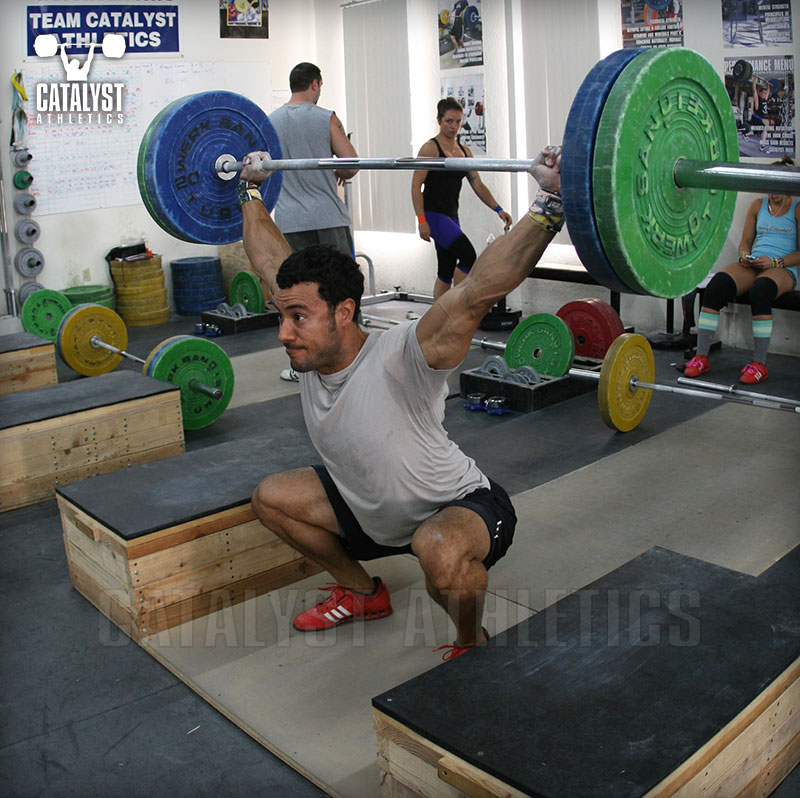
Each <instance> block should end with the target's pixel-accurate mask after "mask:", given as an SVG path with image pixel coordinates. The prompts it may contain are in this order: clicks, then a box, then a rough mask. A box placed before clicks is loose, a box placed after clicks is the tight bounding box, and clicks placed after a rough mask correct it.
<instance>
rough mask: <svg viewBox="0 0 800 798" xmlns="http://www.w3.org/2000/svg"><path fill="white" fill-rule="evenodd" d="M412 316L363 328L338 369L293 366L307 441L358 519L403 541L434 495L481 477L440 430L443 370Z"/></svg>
mask: <svg viewBox="0 0 800 798" xmlns="http://www.w3.org/2000/svg"><path fill="white" fill-rule="evenodd" d="M417 323H418V322H417V321H414V322H410V323H407V324H406V323H404V324H400V325H398V326H396V327H392V328H391V329H389V330H386V331H384V332H373V333H370V334H369V335H368V336H367V340H366V341H365V343H364V346H363V347H362V348H361V351H360V352H359V353H358V356H357V357H356V359H355V360H354V361H353V362H352V363H351V364H350V365H349V366H348V367H347V368H345V369H343V370H342V371H338V372H336V373H335V374H328V375H322V374H319V373H318V372H316V371H310V372H307V373H303V374H300V396H301V400H302V405H303V415H304V417H305V422H306V426H307V427H308V432H309V435H310V436H311V440H312V442H313V443H314V446H316V448H317V451H318V452H319V454H320V456H321V457H322V461H323V463H324V464H325V466H326V468H327V469H328V472H329V473H330V475H331V477H332V479H333V481H334V483H335V484H336V487H337V488H338V489H339V492H340V493H341V495H342V498H343V499H344V500H345V502H346V503H347V505H348V506H349V507H350V509H351V510H352V512H353V515H355V517H356V518H357V519H358V521H359V523H360V524H361V528H362V529H363V530H364V532H365V533H366V534H367V535H369V537H370V538H372V539H373V540H374V541H375V542H376V543H380V544H382V545H386V546H403V545H405V544H407V543H409V542H410V541H411V537H412V536H413V534H414V532H415V531H416V529H417V527H418V526H419V525H420V524H421V523H422V521H424V520H425V519H426V518H428V517H429V516H431V515H433V513H435V512H436V511H437V510H438V509H439V508H440V507H441V506H442V505H443V504H445V503H447V502H450V501H454V500H456V499H461V498H463V497H464V496H466V495H467V494H468V493H471V492H472V491H473V490H477V489H478V488H488V487H489V480H488V479H487V477H486V476H485V475H484V474H483V473H482V472H481V471H480V470H479V469H478V467H477V465H476V464H475V461H474V460H473V459H472V458H470V457H467V455H465V454H464V453H463V452H462V451H461V450H460V449H459V448H458V446H456V444H455V443H453V442H452V441H451V440H450V438H449V437H448V435H447V432H446V431H445V429H444V427H443V425H442V422H443V420H444V407H445V399H446V398H447V375H448V374H449V373H450V370H441V369H432V368H431V367H430V366H428V364H427V363H426V362H425V358H424V356H423V354H422V350H421V349H420V346H419V342H418V341H417V335H416V331H417Z"/></svg>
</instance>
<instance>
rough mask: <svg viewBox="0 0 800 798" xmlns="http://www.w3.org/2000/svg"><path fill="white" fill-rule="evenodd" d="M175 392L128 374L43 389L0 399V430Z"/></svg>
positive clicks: (165, 385) (166, 384) (152, 380)
mask: <svg viewBox="0 0 800 798" xmlns="http://www.w3.org/2000/svg"><path fill="white" fill-rule="evenodd" d="M174 390H176V388H175V386H174V385H171V384H170V383H166V382H160V381H159V380H154V379H153V378H152V377H145V376H144V375H143V374H138V373H135V372H130V371H115V372H112V373H111V374H100V375H98V376H97V377H88V378H85V379H82V380H73V381H72V382H66V383H59V384H57V385H46V386H45V387H43V388H36V389H34V390H31V391H23V392H21V393H15V394H9V395H7V396H1V397H0V429H8V428H9V427H17V426H19V425H20V424H32V423H36V422H37V421H44V420H46V419H48V418H57V417H59V416H66V415H69V414H70V413H80V412H82V411H84V410H93V409H94V408H97V407H107V406H109V405H115V404H119V403H121V402H128V401H131V400H132V399H142V398H144V397H145V396H154V395H156V394H159V393H166V392H167V391H174Z"/></svg>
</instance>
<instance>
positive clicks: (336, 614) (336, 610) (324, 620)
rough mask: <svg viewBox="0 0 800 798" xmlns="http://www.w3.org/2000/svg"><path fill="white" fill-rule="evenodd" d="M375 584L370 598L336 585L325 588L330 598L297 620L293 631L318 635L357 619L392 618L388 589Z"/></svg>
mask: <svg viewBox="0 0 800 798" xmlns="http://www.w3.org/2000/svg"><path fill="white" fill-rule="evenodd" d="M375 584H376V586H377V590H376V591H375V592H374V593H373V594H372V595H370V596H366V595H364V594H363V593H356V592H355V591H353V590H348V589H347V588H346V587H342V586H341V585H337V584H335V583H331V584H327V585H325V586H323V588H322V589H323V590H330V591H331V594H330V596H328V598H326V599H323V600H322V601H320V603H319V604H317V605H316V606H315V607H311V608H310V609H308V610H304V611H303V612H301V613H300V614H299V615H298V616H297V617H296V618H295V619H294V628H295V629H297V630H298V631H299V632H316V631H317V630H319V629H330V628H332V627H334V626H338V625H339V624H341V623H348V622H349V621H354V620H357V619H359V620H360V619H362V618H363V619H364V620H367V621H372V620H375V619H376V618H385V617H386V616H387V615H391V614H392V602H391V600H390V599H389V591H388V590H387V589H386V585H384V584H383V582H382V581H381V580H380V579H379V578H378V577H375Z"/></svg>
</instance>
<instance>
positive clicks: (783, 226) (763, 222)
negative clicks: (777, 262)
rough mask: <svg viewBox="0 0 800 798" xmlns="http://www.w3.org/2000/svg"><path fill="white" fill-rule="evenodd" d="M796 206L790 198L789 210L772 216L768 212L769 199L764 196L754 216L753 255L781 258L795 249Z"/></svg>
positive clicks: (794, 201)
mask: <svg viewBox="0 0 800 798" xmlns="http://www.w3.org/2000/svg"><path fill="white" fill-rule="evenodd" d="M796 206H797V200H796V199H795V200H792V204H791V205H790V206H789V210H788V211H787V212H786V213H784V214H783V216H773V215H772V214H771V213H770V212H769V199H768V198H767V197H764V199H763V200H762V201H761V208H759V211H758V216H757V217H756V240H755V241H754V242H753V248H752V253H753V255H766V256H767V257H769V258H782V257H784V256H786V255H788V254H789V253H791V252H795V251H796V250H797V248H798V247H797V219H796V218H795V207H796Z"/></svg>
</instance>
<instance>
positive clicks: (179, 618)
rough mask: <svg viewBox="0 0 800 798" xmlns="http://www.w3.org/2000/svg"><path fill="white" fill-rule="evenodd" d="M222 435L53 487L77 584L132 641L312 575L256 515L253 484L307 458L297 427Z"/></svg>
mask: <svg viewBox="0 0 800 798" xmlns="http://www.w3.org/2000/svg"><path fill="white" fill-rule="evenodd" d="M295 437H296V439H297V440H296V441H294V444H293V445H292V446H291V447H289V448H282V447H276V446H275V444H274V442H273V441H271V440H270V439H269V437H268V436H265V437H264V438H253V439H251V440H250V441H249V445H248V446H247V447H242V445H241V442H240V441H230V442H225V443H221V444H218V445H216V446H212V447H208V448H205V449H198V450H195V451H191V452H187V453H185V454H182V455H180V456H178V457H172V458H169V459H165V460H161V461H158V462H153V463H147V464H144V465H141V466H138V467H136V468H132V469H130V470H128V471H124V472H121V471H120V472H116V473H111V474H106V475H104V476H102V477H98V479H97V480H89V481H86V482H79V483H76V484H73V485H67V486H64V487H59V488H58V490H57V491H56V493H57V496H56V498H57V500H58V506H59V510H60V512H61V522H62V528H63V534H64V546H65V549H66V553H67V561H68V564H69V571H70V577H71V579H72V584H73V586H74V587H75V589H76V590H78V591H79V592H80V593H81V594H83V595H84V596H85V597H86V598H87V599H89V601H91V602H92V604H94V605H95V606H96V607H97V608H98V609H99V610H100V612H102V613H103V615H105V616H106V617H108V618H109V619H111V620H112V621H113V622H114V623H115V624H116V625H117V626H119V627H120V628H121V629H122V630H123V631H124V632H125V633H126V634H128V635H129V636H130V637H132V638H133V639H134V640H137V641H138V640H141V639H142V638H144V637H146V636H149V635H152V634H157V633H158V632H161V631H163V630H165V629H170V628H172V627H174V626H177V625H179V624H182V623H185V622H187V621H191V620H193V619H195V618H199V617H203V616H205V615H208V614H209V613H211V612H214V611H216V610H218V609H221V608H222V607H226V606H232V605H235V604H238V603H239V602H242V601H245V600H247V599H250V598H254V597H255V596H258V595H261V594H263V593H267V592H269V591H271V590H275V589H277V588H279V587H283V586H284V585H288V584H292V583H293V582H296V581H298V580H300V579H303V578H305V577H306V576H311V575H313V574H316V573H319V572H320V570H321V569H320V568H319V567H318V566H316V565H314V564H313V563H312V562H311V561H309V560H307V559H306V558H305V557H303V556H302V555H300V554H299V553H298V552H297V551H295V550H294V549H292V548H291V547H290V546H288V545H287V544H286V543H284V542H283V541H282V540H280V539H279V538H278V537H277V536H276V535H275V534H274V533H272V532H271V531H269V530H268V529H265V528H264V526H262V524H261V522H260V521H259V520H258V519H257V518H256V515H255V513H254V511H253V508H252V506H251V503H250V497H251V495H252V493H253V489H254V488H255V486H256V485H257V484H258V482H259V481H260V479H261V478H262V477H263V476H264V475H265V474H266V473H270V472H271V471H275V470H283V469H284V468H286V467H290V466H291V465H294V464H295V458H296V462H298V463H299V462H308V461H309V460H311V459H312V456H313V455H312V449H311V446H310V443H309V442H307V440H306V439H305V438H303V437H302V436H301V434H300V433H297V434H293V438H295Z"/></svg>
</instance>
